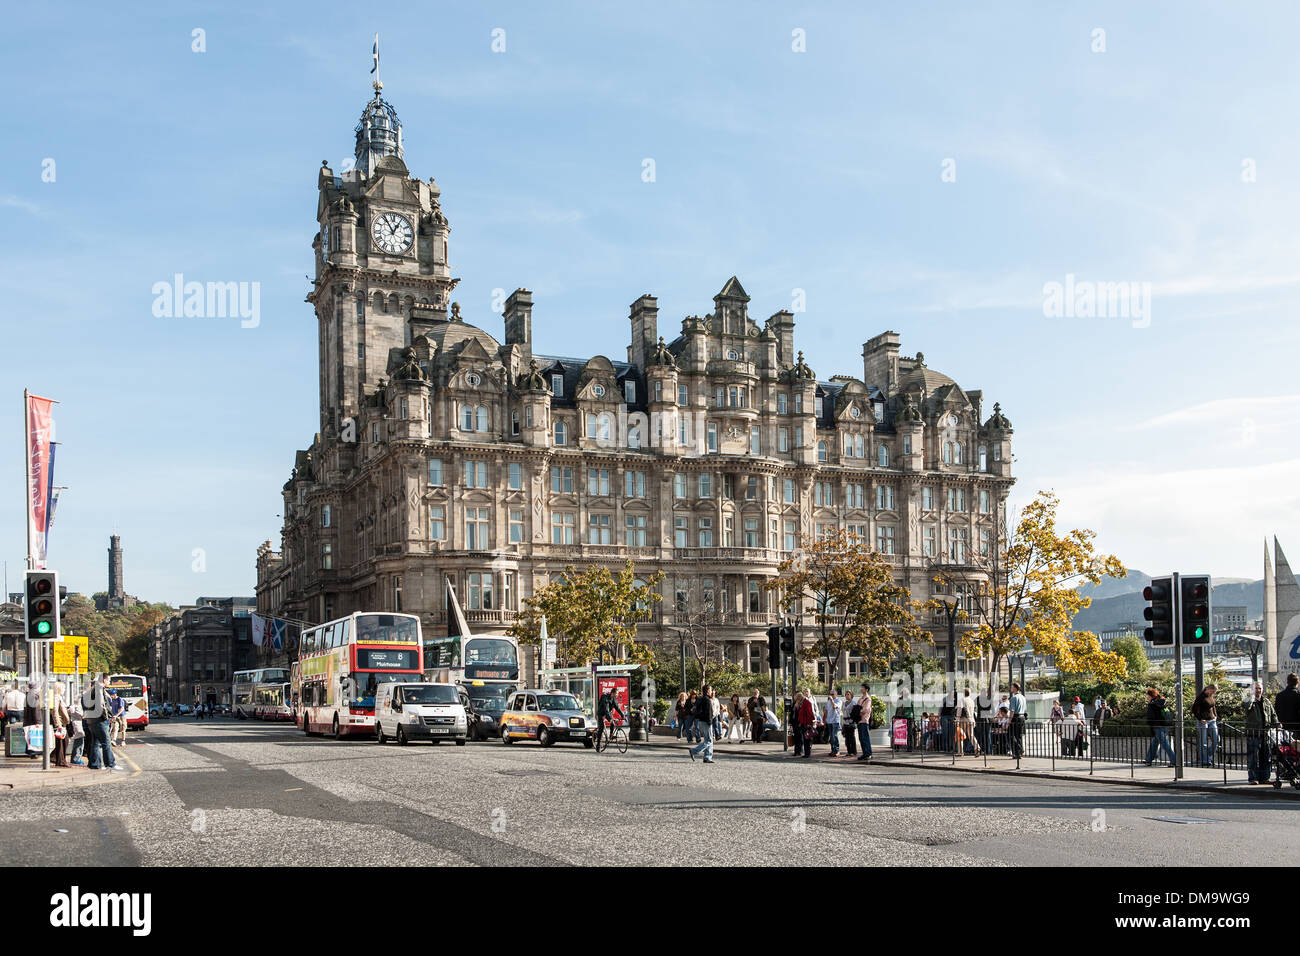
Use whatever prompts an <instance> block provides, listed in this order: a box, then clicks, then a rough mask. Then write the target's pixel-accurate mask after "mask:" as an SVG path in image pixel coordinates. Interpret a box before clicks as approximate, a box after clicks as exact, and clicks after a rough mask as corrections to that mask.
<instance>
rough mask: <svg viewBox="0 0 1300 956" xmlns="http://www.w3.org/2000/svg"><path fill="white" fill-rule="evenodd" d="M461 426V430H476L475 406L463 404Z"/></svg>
mask: <svg viewBox="0 0 1300 956" xmlns="http://www.w3.org/2000/svg"><path fill="white" fill-rule="evenodd" d="M460 428H461V431H466V432H472V431H473V430H474V406H473V405H462V406H461V407H460Z"/></svg>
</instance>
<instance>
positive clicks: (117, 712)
mask: <svg viewBox="0 0 1300 956" xmlns="http://www.w3.org/2000/svg"><path fill="white" fill-rule="evenodd" d="M108 719H109V724H108V743H109V746H112V747H125V746H126V701H124V700H123V699H122V695H121V694H119V693H118V692H117V691H116V690H114V689H113V688H111V687H110V688H109V689H108ZM119 741H120V743H119Z"/></svg>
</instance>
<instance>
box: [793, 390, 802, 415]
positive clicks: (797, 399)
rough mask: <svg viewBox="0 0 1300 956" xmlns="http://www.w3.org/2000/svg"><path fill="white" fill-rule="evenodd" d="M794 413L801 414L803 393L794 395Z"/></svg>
mask: <svg viewBox="0 0 1300 956" xmlns="http://www.w3.org/2000/svg"><path fill="white" fill-rule="evenodd" d="M794 413H795V414H796V415H802V414H803V392H795V393H794Z"/></svg>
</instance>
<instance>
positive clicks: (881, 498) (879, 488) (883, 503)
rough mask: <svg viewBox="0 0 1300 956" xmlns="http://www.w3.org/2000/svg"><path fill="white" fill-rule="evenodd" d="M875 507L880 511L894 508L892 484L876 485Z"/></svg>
mask: <svg viewBox="0 0 1300 956" xmlns="http://www.w3.org/2000/svg"><path fill="white" fill-rule="evenodd" d="M876 507H877V508H878V509H879V510H881V511H893V510H894V507H895V505H894V486H893V485H876Z"/></svg>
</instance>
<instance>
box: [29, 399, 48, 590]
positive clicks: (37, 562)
mask: <svg viewBox="0 0 1300 956" xmlns="http://www.w3.org/2000/svg"><path fill="white" fill-rule="evenodd" d="M53 440H54V399H52V398H41V397H39V396H37V395H28V396H27V540H28V542H29V544H28V547H29V548H30V551H31V553H30V554H29V555H28V557H29V558H31V561H32V566H33V567H35V568H44V567H45V533H46V531H48V530H49V509H50V469H51V466H52V465H53V461H52V450H51V443H52V442H53Z"/></svg>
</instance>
